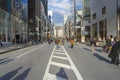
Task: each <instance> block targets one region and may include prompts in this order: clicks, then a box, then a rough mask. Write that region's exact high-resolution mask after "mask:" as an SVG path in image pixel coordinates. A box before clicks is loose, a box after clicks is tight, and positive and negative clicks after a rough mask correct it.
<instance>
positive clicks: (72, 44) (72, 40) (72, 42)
mask: <svg viewBox="0 0 120 80" xmlns="http://www.w3.org/2000/svg"><path fill="white" fill-rule="evenodd" d="M70 44H71V48H73V47H74V39H73V38H71V39H70Z"/></svg>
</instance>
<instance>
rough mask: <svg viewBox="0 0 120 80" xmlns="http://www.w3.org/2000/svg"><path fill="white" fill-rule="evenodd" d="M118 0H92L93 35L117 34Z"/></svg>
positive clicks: (99, 37)
mask: <svg viewBox="0 0 120 80" xmlns="http://www.w3.org/2000/svg"><path fill="white" fill-rule="evenodd" d="M116 1H117V0H91V2H90V14H91V37H96V38H97V39H98V40H103V39H104V38H107V37H108V36H110V35H113V36H114V37H115V36H117V33H118V29H117V2H116Z"/></svg>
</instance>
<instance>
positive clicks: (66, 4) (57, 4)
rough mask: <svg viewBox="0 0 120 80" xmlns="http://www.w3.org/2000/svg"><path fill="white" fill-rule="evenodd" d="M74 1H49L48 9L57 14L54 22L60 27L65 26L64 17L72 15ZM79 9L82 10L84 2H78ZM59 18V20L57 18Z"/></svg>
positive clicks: (77, 0)
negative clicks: (72, 2)
mask: <svg viewBox="0 0 120 80" xmlns="http://www.w3.org/2000/svg"><path fill="white" fill-rule="evenodd" d="M71 1H72V0H48V6H49V7H48V9H49V10H52V11H53V12H54V13H53V15H54V14H55V16H54V20H53V21H54V22H55V23H57V24H58V25H63V22H64V21H63V16H64V15H67V14H70V12H71V10H72V5H73V4H71V3H70V2H71ZM76 4H77V9H81V7H82V0H76ZM56 15H57V16H59V18H58V17H57V16H56ZM58 19H59V20H58Z"/></svg>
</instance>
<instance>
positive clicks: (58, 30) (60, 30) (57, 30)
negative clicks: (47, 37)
mask: <svg viewBox="0 0 120 80" xmlns="http://www.w3.org/2000/svg"><path fill="white" fill-rule="evenodd" d="M64 31H65V29H64V27H54V38H65V32H64Z"/></svg>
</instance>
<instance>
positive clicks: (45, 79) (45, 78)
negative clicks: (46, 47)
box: [43, 46, 56, 80]
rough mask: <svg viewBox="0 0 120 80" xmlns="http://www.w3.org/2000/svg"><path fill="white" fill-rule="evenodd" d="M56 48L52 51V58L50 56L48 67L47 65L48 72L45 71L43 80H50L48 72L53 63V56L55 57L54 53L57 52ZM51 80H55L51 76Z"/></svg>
mask: <svg viewBox="0 0 120 80" xmlns="http://www.w3.org/2000/svg"><path fill="white" fill-rule="evenodd" d="M55 48H56V46H55V47H54V49H53V51H52V54H51V56H50V59H49V62H48V65H47V68H46V71H45V74H44V77H43V80H49V79H48V72H49V68H50V62H51V60H52V56H53V53H54V51H55ZM49 78H50V79H53V77H52V76H50V77H49Z"/></svg>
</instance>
